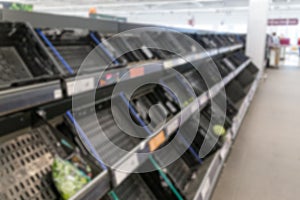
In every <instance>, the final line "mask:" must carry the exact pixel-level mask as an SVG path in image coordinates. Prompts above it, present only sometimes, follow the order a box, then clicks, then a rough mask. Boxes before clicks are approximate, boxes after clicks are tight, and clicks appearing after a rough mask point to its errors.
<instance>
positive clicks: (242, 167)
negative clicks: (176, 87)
mask: <svg viewBox="0 0 300 200" xmlns="http://www.w3.org/2000/svg"><path fill="white" fill-rule="evenodd" d="M267 74H268V78H267V80H266V81H265V82H262V83H261V85H260V87H259V89H258V91H257V93H256V95H255V97H254V101H253V102H252V104H251V106H250V109H249V112H248V113H247V115H246V118H245V120H244V123H243V125H242V127H241V129H240V131H239V134H238V136H237V140H236V141H235V144H234V146H233V149H232V151H231V154H230V155H229V158H228V160H227V163H226V165H225V168H224V170H223V172H222V174H221V177H220V179H219V181H218V184H217V186H216V189H215V191H214V194H213V197H212V200H296V199H299V198H300V130H299V126H300V120H299V116H300V89H299V88H300V68H299V70H298V69H297V68H296V69H295V70H288V69H286V70H284V69H280V70H274V69H270V70H268V71H267Z"/></svg>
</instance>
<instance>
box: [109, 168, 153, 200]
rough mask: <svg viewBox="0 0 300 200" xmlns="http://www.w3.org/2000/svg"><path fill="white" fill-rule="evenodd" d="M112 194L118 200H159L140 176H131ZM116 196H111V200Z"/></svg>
mask: <svg viewBox="0 0 300 200" xmlns="http://www.w3.org/2000/svg"><path fill="white" fill-rule="evenodd" d="M112 192H113V193H114V195H115V196H116V197H117V198H118V199H122V200H156V199H157V198H156V197H155V195H154V194H153V193H152V191H151V190H150V188H149V187H148V185H147V184H146V183H145V182H144V180H143V179H142V178H141V176H140V175H139V174H131V175H130V176H129V177H127V178H126V179H125V180H124V181H123V182H122V183H121V185H119V186H118V187H117V188H115V189H114V190H113V191H112ZM114 195H110V196H111V197H110V199H114V198H112V196H114Z"/></svg>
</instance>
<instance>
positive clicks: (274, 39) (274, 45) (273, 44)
mask: <svg viewBox="0 0 300 200" xmlns="http://www.w3.org/2000/svg"><path fill="white" fill-rule="evenodd" d="M279 47H280V40H279V37H278V36H277V34H276V32H273V33H272V36H271V37H270V39H269V48H270V52H271V55H272V52H273V57H272V56H271V58H270V59H275V62H272V63H274V64H275V66H274V67H278V65H279V60H280V48H279Z"/></svg>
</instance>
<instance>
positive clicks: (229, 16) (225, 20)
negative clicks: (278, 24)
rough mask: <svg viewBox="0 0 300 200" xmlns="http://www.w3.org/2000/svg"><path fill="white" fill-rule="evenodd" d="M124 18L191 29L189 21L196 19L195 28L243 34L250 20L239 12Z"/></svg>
mask: <svg viewBox="0 0 300 200" xmlns="http://www.w3.org/2000/svg"><path fill="white" fill-rule="evenodd" d="M246 13H247V12H246ZM123 16H124V17H127V20H128V21H129V22H137V23H149V24H162V25H168V26H179V27H191V26H190V25H188V20H189V19H191V18H192V17H194V19H195V26H194V28H199V29H204V30H214V31H225V32H241V33H245V32H246V30H247V25H246V24H247V19H248V15H247V14H245V11H239V12H234V13H216V12H205V13H195V14H185V13H184V14H183V13H173V14H155V15H150V14H138V15H134V14H132V15H123Z"/></svg>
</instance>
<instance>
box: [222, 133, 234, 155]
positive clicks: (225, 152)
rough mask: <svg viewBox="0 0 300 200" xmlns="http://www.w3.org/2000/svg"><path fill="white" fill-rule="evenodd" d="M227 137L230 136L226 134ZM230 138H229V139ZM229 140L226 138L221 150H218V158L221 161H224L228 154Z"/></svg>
mask: <svg viewBox="0 0 300 200" xmlns="http://www.w3.org/2000/svg"><path fill="white" fill-rule="evenodd" d="M228 136H230V134H228ZM230 138H231V137H230ZM230 140H231V139H229V137H226V142H225V143H224V145H223V147H222V149H221V150H220V158H221V159H222V160H225V158H226V155H227V154H228V151H229V147H230V143H231V141H230Z"/></svg>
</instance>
